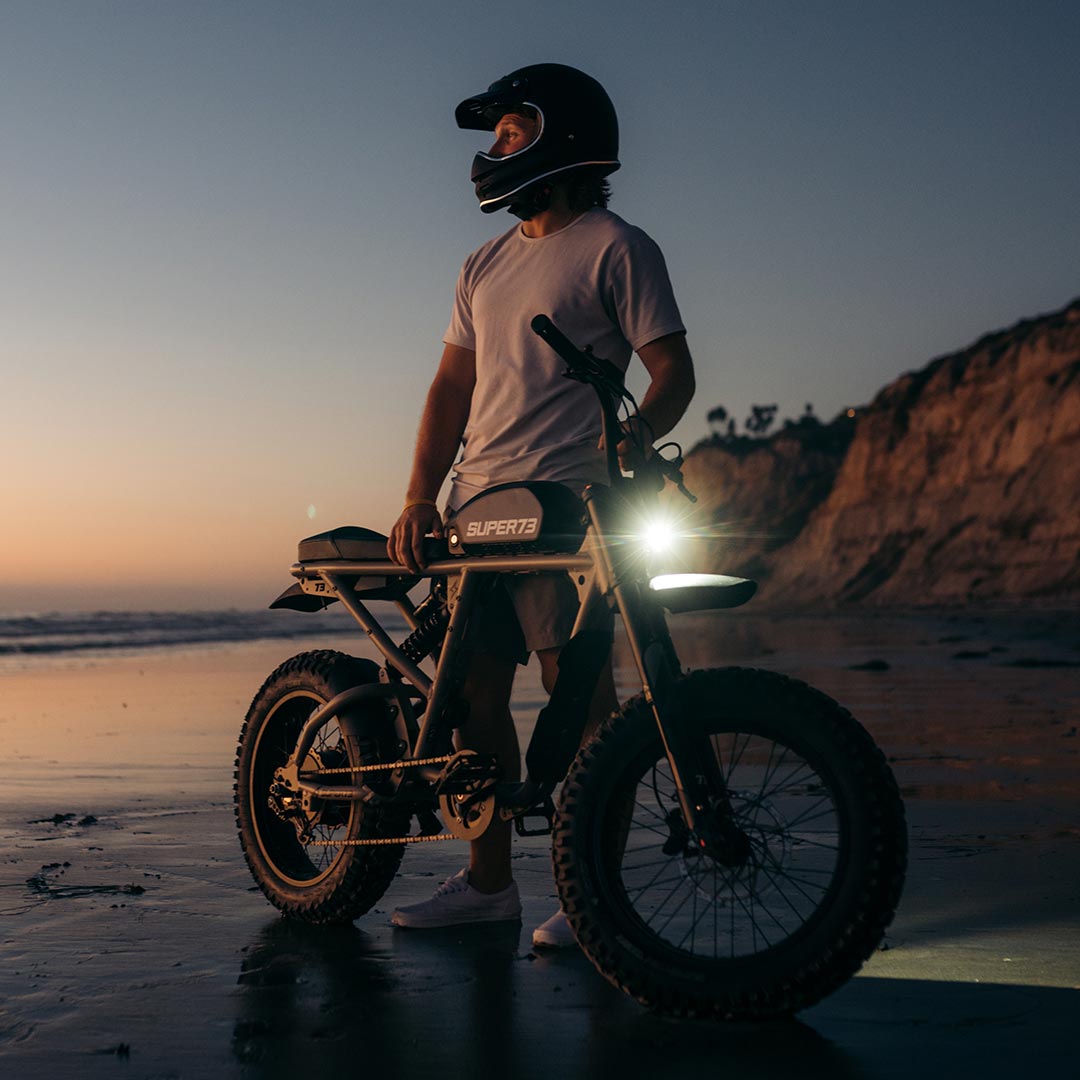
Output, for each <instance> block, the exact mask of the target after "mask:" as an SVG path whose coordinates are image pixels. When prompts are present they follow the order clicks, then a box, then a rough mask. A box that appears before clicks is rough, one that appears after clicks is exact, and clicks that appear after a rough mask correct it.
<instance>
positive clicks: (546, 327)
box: [529, 315, 583, 370]
mask: <svg viewBox="0 0 1080 1080" xmlns="http://www.w3.org/2000/svg"><path fill="white" fill-rule="evenodd" d="M529 326H530V327H531V328H532V332H533V333H534V334H536V335H537V336H538V337H541V338H543V339H544V340H545V341H546V342H547V343H548V344H549V345H550V346H551V347H552V348H553V349H554V350H555V352H557V353H558V354H559V356H560V357H562V359H563V360H565V361H566V363H567V365H568V366H569V367H570V368H571V370H577V369H579V368H580V367H581V366H582V360H583V357H582V354H581V351H580V350H579V349H578V348H577V347H576V346H575V345H574V343H573V342H572V341H571V340H570V339H569V338H568V337H567V336H566V335H565V334H564V333H563V332H562V331H561V330H560V329H559V328H558V327H557V326H556V325H555V324H554V323H553V322H552V321H551V320H550V319H549V318H548V317H547V316H546V315H534V316H533V319H532V322H530V323H529Z"/></svg>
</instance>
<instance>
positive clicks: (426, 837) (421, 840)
mask: <svg viewBox="0 0 1080 1080" xmlns="http://www.w3.org/2000/svg"><path fill="white" fill-rule="evenodd" d="M452 757H453V754H445V755H444V756H442V757H430V758H417V759H416V760H414V761H391V762H387V763H386V764H381V763H380V764H376V765H345V766H342V767H340V768H332V769H312V770H311V771H310V772H305V773H304V776H305V777H308V776H342V775H345V774H349V775H351V774H352V773H364V772H376V771H383V772H386V771H390V770H394V769H411V768H415V767H416V766H418V765H445V764H446V763H447V762H448V761H449V760H450V759H451V758H452ZM454 839H456V837H455V836H454V834H453V833H452V832H441V833H427V834H425V833H421V834H420V835H419V836H380V837H374V838H372V839H370V840H309V841H308V843H307V844H306V846H307V847H380V846H383V847H385V846H387V845H390V844H430V843H433V842H435V841H436V840H454Z"/></svg>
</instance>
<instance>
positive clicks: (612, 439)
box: [529, 315, 697, 502]
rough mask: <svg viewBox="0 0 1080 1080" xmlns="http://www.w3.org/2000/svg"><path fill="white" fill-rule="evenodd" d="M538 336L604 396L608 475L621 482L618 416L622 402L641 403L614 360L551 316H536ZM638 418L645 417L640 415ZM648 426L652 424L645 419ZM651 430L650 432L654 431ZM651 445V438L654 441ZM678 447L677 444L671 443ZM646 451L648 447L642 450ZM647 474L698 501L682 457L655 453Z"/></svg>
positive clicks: (580, 379) (571, 375)
mask: <svg viewBox="0 0 1080 1080" xmlns="http://www.w3.org/2000/svg"><path fill="white" fill-rule="evenodd" d="M529 326H530V327H531V328H532V331H533V333H534V334H536V335H537V336H538V337H540V338H542V339H543V340H544V341H546V342H547V343H548V345H550V346H551V348H552V349H554V351H555V352H556V353H557V354H558V355H559V356H560V357H561V358H562V360H563V361H564V362H565V363H566V371H565V372H564V374H565V375H566V376H567V378H570V379H576V380H577V381H578V382H583V383H586V384H588V385H589V386H591V387H593V389H594V390H595V391H596V392H597V394H598V395H599V397H600V406H601V411H602V413H603V430H604V445H605V447H606V448H607V462H608V472H609V474H610V477H611V480H612V483H617V482H618V481H619V480H620V479H621V477H622V472H621V470H620V469H619V459H618V454H617V453H616V451H615V446H616V444H617V442H618V439H617V438H616V435H617V434H618V433H619V432H620V429H621V425H620V424H619V417H618V403H619V402H620V401H623V400H624V399H625V400H628V401H629V402H630V403H631V404H632V405H633V406H634V409H635V411H637V402H635V401H634V399H633V397H632V396H631V395H630V394H629V392H628V391H627V389H626V384H625V381H624V379H623V373H622V372H621V371H620V370H619V369H618V368H617V367H616V366H615V365H614V364H612V363H611V362H610V361H608V360H603V359H601V358H600V357H599V356H594V355H593V351H592V346H591V345H586V346H585V348H584V350H582V349H579V348H578V347H577V346H576V345H575V344H574V343H573V342H572V341H571V340H570V339H569V338H568V337H567V336H566V335H565V334H564V333H563V332H562V331H561V330H560V329H559V328H558V327H557V326H556V325H555V324H554V323H553V322H552V321H551V319H549V318H548V316H547V315H535V316H534V317H533V319H532V321H531V322H530V323H529ZM638 416H639V417H641V414H640V412H638ZM641 420H642V422H643V423H644V424H645V426H646V427H648V426H649V424H648V421H647V420H645V418H644V417H641ZM651 430H652V429H651V428H650V432H651ZM650 442H651V439H650ZM671 445H674V444H671ZM642 450H643V451H644V447H642ZM645 465H646V469H645V471H653V472H655V473H657V474H659V477H660V482H659V484H658V485H657V487H658V488H660V487H663V486H664V479H665V478H666V479H668V480H670V481H671V482H672V483H673V484H675V486H676V487H677V488H678V489H679V491H680V492H682V494H683V495H685V496H686V497H687V498H688V499H689V500H690V501H691V502H697V498H696V497H695V496H694V495H691V494H690V492H689V491H687V490H686V488H685V487H684V486H683V475H682V455H681V453H680V455H679V456H678V457H676V458H673V459H669V458H665V457H662V456H661V455H660V453H659V452H657V451H655V450H654V451H653V453H652V456H651V457H648V458H647V460H646V463H645Z"/></svg>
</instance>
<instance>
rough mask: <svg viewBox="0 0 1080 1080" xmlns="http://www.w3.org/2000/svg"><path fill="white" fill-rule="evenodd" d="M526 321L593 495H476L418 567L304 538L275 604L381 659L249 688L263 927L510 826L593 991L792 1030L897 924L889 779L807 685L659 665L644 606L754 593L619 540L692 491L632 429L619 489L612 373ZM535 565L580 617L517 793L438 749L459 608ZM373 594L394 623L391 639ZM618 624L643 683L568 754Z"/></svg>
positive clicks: (542, 325) (250, 785)
mask: <svg viewBox="0 0 1080 1080" xmlns="http://www.w3.org/2000/svg"><path fill="white" fill-rule="evenodd" d="M532 326H533V330H534V331H535V332H536V333H537V334H538V335H539V336H540V337H541V338H543V339H544V340H545V341H546V342H547V343H548V344H549V345H551V347H552V348H553V350H554V352H555V353H556V354H557V355H558V356H559V357H561V358H562V360H563V361H564V362H565V364H566V369H565V371H564V374H565V375H566V376H567V377H569V378H572V379H577V380H579V381H581V382H583V383H586V384H588V385H590V386H592V387H593V388H594V389H595V390H596V392H597V395H598V397H599V400H600V408H601V415H602V426H603V432H604V445H605V448H606V451H605V452H606V455H607V464H608V472H609V481H610V482H609V483H608V484H607V485H593V486H590V487H588V488H586V490H585V492H584V494H583V495H582V496H581V497H579V496H578V495H576V494H574V493H573V492H571V491H570V490H569V489H568V488H567V487H565V486H564V485H562V484H557V483H550V482H532V483H519V484H503V485H500V486H499V487H496V488H492V489H490V490H488V491H485V492H483V493H482V494H480V495H478V496H476V497H475V498H473V499H471V500H470V501H469V502H467V503H466V504H465V505H464V506H462V507H461V509H460V510H458V511H457V512H456V513H455V514H454V515H453V516H452V517H451V518H450V520H448V521H447V522H446V524H445V527H444V535H445V538H444V539H435V538H431V537H429V538H427V539H426V540H425V544H426V550H425V556H426V560H427V561H426V565H425V567H424V568H423V570H422V571H421V572H420V573H413V572H411V571H410V570H409V569H408V568H406V567H404V566H402V565H398V564H395V563H393V562H391V561H390V559H389V558H388V556H387V552H386V537H385V536H383V535H381V534H379V533H377V532H375V531H372V530H370V529H365V528H359V527H355V526H348V527H343V528H337V529H333V530H331V531H329V532H324V533H320V534H319V535H317V536H312V537H308V538H307V539H305V540H302V541H301V542H300V546H299V559H298V561H297V562H296V563H295V564H294V565H293V567H292V575H293V577H294V578H295V579H296V582H295V584H293V585H292V586H291V587H290V588H289V589H287V590H286V591H285V592H284V593H283V594H282V595H281V596H279V597H278V598H277V599H276V600H275V601H274V602H273V604H271V607H277V608H294V609H299V610H302V611H318V610H321V609H323V608H325V607H326V606H328V605H329V604H331V603H340V604H341V605H342V606H343V607H344V608H345V609H346V610H347V611H348V612H349V613H350V614H351V615H352V616H353V618H354V619H355V620H356V622H357V623H358V624H359V626H360V627H361V628H362V629H363V631H364V632H365V633H366V634H367V636H368V638H369V639H370V640H371V641H372V642H373V643H374V645H375V647H376V649H377V650H378V653H379V654H380V655H381V656H382V658H383V660H384V662H383V663H381V664H380V663H376V662H374V661H372V660H368V659H360V658H357V657H352V656H347V655H345V654H343V653H340V652H334V651H328V650H320V651H315V652H306V653H302V654H301V655H299V656H295V657H293V658H292V659H290V660H287V661H286V662H285V663H284V664H282V665H281V666H280V667H279V668H278V669H277V670H276V671H274V672H273V674H271V675H270V677H269V678H268V679H267V680H266V682H265V683H264V685H263V686H262V688H261V689H260V690H259V692H258V693H257V694H256V696H255V699H254V701H253V702H252V705H251V708H250V710H249V711H248V714H247V718H246V719H245V721H244V725H243V728H242V731H241V734H240V740H239V747H238V751H237V760H236V785H235V796H236V818H237V823H238V826H239V830H240V839H241V845H242V848H243V852H244V855H245V858H246V860H247V863H248V865H249V867H250V869H251V872H252V874H253V876H254V878H255V881H256V882H257V883H258V885H259V887H260V888H261V889H262V891H263V892H264V893H265V895H266V896H267V898H268V899H269V900H270V902H271V903H272V904H274V905H276V906H277V907H278V908H279V909H280V910H281V911H282V912H283V913H284V914H285V915H286V916H288V917H290V918H293V919H299V920H304V921H307V922H310V923H336V922H343V921H349V920H352V919H355V918H357V917H358V916H360V915H363V914H364V913H365V912H366V911H368V910H369V909H370V908H371V907H372V906H373V905H374V904H375V903H376V902H377V901H378V900H379V899H380V898H381V897H382V896H383V894H384V893H385V891H386V890H387V889H388V888H389V886H390V884H391V882H392V880H393V878H394V875H395V873H396V871H397V869H398V866H399V864H400V862H401V859H402V856H403V853H404V851H405V849H406V848H407V847H409V846H411V845H420V844H429V843H434V842H438V841H443V840H446V839H459V840H474V839H476V838H477V837H479V836H481V835H482V834H483V833H484V831H485V830H486V829H487V828H489V827H490V826H491V824H492V822H493V821H495V820H496V818H499V819H501V820H504V821H509V820H513V821H514V822H515V824H516V827H517V830H518V832H519V833H522V834H525V835H529V834H537V833H550V834H551V836H552V862H553V867H554V874H555V880H556V884H557V888H558V893H559V898H560V901H561V903H562V908H563V911H564V912H565V914H566V916H567V919H568V920H569V923H570V926H571V928H572V929H573V932H574V935H575V937H576V939H577V941H578V943H579V945H580V947H581V948H582V950H583V951H584V953H585V954H586V956H588V958H589V959H590V960H591V961H592V963H593V964H594V965H595V966H596V968H597V969H598V970H599V971H600V972H601V973H602V974H603V975H604V976H605V977H606V978H607V979H608V980H609V981H610V982H612V983H613V984H614V985H616V986H618V987H619V988H621V989H622V990H623V991H625V992H626V993H628V994H630V995H632V996H633V997H634V998H636V999H637V1000H638V1001H640V1002H642V1003H643V1004H645V1005H648V1006H650V1007H652V1008H653V1009H656V1010H658V1011H660V1012H664V1013H673V1014H680V1015H687V1014H689V1015H706V1016H715V1017H718V1018H726V1019H764V1018H769V1017H776V1016H783V1015H788V1014H791V1013H793V1012H795V1011H797V1010H799V1009H802V1008H805V1007H807V1006H809V1005H811V1004H813V1003H814V1002H816V1001H818V1000H819V999H821V998H822V997H823V996H824V995H826V994H828V993H830V992H831V991H833V990H835V989H836V988H837V987H839V986H841V985H842V984H843V983H844V982H845V981H846V980H847V979H849V978H850V977H851V976H852V975H854V973H855V972H856V971H857V970H858V969H859V967H860V966H861V965H862V963H863V962H864V961H865V960H866V959H867V958H868V957H869V956H870V954H871V953H872V952H873V951H874V950H875V948H876V947H877V946H878V945H879V943H880V942H881V940H882V937H883V935H884V932H885V928H886V926H887V925H888V924H889V922H890V921H891V919H892V917H893V913H894V911H895V908H896V905H897V902H898V900H899V897H900V893H901V888H902V884H903V879H904V872H905V865H906V852H907V838H906V829H905V824H904V810H903V805H902V802H901V799H900V796H899V792H898V789H897V786H896V782H895V780H894V778H893V776H892V773H891V771H890V769H889V767H888V765H887V763H886V761H885V758H884V756H883V755H882V753H881V751H880V750H879V749H878V748H877V747H876V746H875V744H874V742H873V740H872V739H871V737H870V736H869V734H868V733H867V732H866V731H865V730H864V729H863V728H862V727H861V726H860V725H859V724H858V723H857V721H856V720H855V719H854V718H853V717H852V716H851V714H850V713H849V712H847V711H846V710H845V709H844V708H842V707H841V706H840V705H839V704H837V703H836V702H835V701H833V700H832V699H830V698H829V697H827V696H826V695H825V694H823V693H821V692H819V691H817V690H815V689H813V688H812V687H810V686H808V685H806V684H805V683H802V682H798V681H796V680H794V679H791V678H787V677H784V676H782V675H779V674H776V673H773V672H769V671H763V670H757V669H749V668H741V667H721V668H714V669H709V670H699V671H684V670H683V668H682V666H681V665H680V662H679V659H678V656H677V654H676V650H675V646H674V644H673V642H672V638H671V635H670V633H669V631H668V627H667V623H666V613H679V612H688V611H701V610H708V609H727V608H734V607H737V606H739V605H741V604H743V603H745V602H746V601H747V600H749V599H750V597H751V596H752V595H753V593H754V591H755V589H756V585H755V583H754V582H752V581H749V580H747V579H743V578H735V577H728V576H723V575H715V574H661V575H655V574H651V573H650V559H649V557H648V555H647V553H646V554H643V547H642V545H641V544H639V543H638V542H636V537H637V535H638V534H639V533H640V531H641V528H642V527H643V526H642V523H643V522H646V523H647V522H648V521H649V520H650V517H651V516H652V515H654V514H655V512H656V509H657V507H658V506H659V505H660V493H659V490H658V489H659V488H661V487H663V486H664V484H669V485H673V486H675V487H677V488H678V489H679V490H681V491H683V493H685V494H687V495H688V496H689V497H690V498H693V496H690V495H689V493H688V492H686V491H685V488H684V487H683V485H682V474H681V470H680V465H681V457H680V456H679V454H678V448H677V447H674V444H667V446H666V447H661V448H659V449H658V450H656V451H653V452H650V451H652V448H651V446H647V445H644V443H645V442H648V443H651V441H652V440H651V439H649V440H645V439H644V437H643V436H642V437H641V442H642V445H641V446H640V447H639V450H640V452H641V456H642V459H643V460H644V462H645V463H644V465H643V466H642V467H641V468H639V469H637V470H636V471H635V472H634V475H633V476H632V477H631V476H624V475H623V474H622V472H621V470H620V468H619V463H618V457H617V455H616V451H615V446H616V443H617V441H618V439H619V438H621V437H622V436H623V432H624V431H627V430H629V431H636V432H639V433H640V432H642V431H644V430H645V428H646V425H645V424H644V422H643V421H640V420H639V422H638V423H637V424H636V425H625V424H624V423H623V420H624V419H628V418H630V417H631V416H633V415H635V413H636V405H635V404H634V402H633V398H632V397H631V395H629V393H628V392H627V391H626V389H625V387H624V384H623V379H622V375H621V373H620V372H619V371H618V369H617V368H615V367H614V365H611V364H609V363H607V362H606V361H604V360H602V359H601V358H599V357H596V356H594V355H592V353H591V351H590V350H589V349H586V350H584V351H581V350H579V349H577V348H576V347H575V346H574V345H573V344H572V343H571V342H570V341H568V340H567V339H566V338H565V336H564V335H563V334H562V333H561V332H560V331H559V330H558V329H557V328H556V327H555V326H554V325H553V324H552V323H551V321H550V320H549V319H548V318H547V317H546V316H542V315H539V316H537V317H536V318H535V319H534V320H533V324H532ZM553 360H554V357H553ZM670 447H674V448H675V456H674V457H669V456H666V454H665V451H668V450H669V448H670ZM537 573H564V574H568V575H570V578H571V580H572V581H573V583H574V584H575V586H576V587H577V591H578V595H579V600H580V607H579V611H578V615H577V621H576V624H575V627H574V632H573V635H572V637H571V639H570V641H569V643H568V644H567V645H566V646H565V647H564V648H563V650H562V652H561V653H560V657H559V671H558V677H557V680H556V682H555V685H554V688H553V690H552V692H551V696H550V700H549V701H548V703H547V705H545V706H544V708H543V709H542V710H541V711H540V713H539V715H538V717H537V720H536V723H535V727H534V730H533V733H532V736H531V739H530V742H529V745H528V748H527V751H526V754H525V765H526V776H525V779H524V780H510V779H507V778H505V777H504V775H503V772H502V770H501V768H500V763H499V762H498V761H497V760H496V759H495V758H493V757H490V756H485V755H482V754H479V753H475V752H473V751H471V750H469V749H463V748H460V747H459V745H458V742H457V741H456V739H455V732H456V731H457V730H458V729H460V728H461V727H462V726H463V724H464V723H465V721H466V718H467V715H468V702H467V701H466V700H465V699H464V697H463V693H462V687H463V683H464V678H465V673H466V671H467V668H468V661H469V657H470V649H471V643H470V638H471V635H470V624H471V623H472V622H473V620H474V613H475V612H476V611H478V610H480V608H481V607H482V605H483V604H484V603H485V599H486V598H487V597H488V596H489V595H490V593H491V590H492V589H493V588H496V587H498V582H499V578H500V577H501V576H502V575H508V574H537ZM455 578H456V579H457V581H456V586H457V587H456V588H455V589H448V582H449V581H450V580H451V579H455ZM422 580H426V583H427V592H426V595H425V596H424V597H423V599H422V600H421V601H420V602H419V603H416V602H414V600H413V599H412V598H411V597H410V593H411V592H412V591H413V590H414V589H416V588H417V586H418V585H420V583H421V581H422ZM375 601H386V602H390V603H392V604H393V605H395V606H396V608H397V610H398V611H399V612H400V613H401V615H402V616H403V618H404V620H405V622H406V623H407V626H408V633H407V635H406V636H405V637H404V638H403V639H402V640H400V641H396V640H394V637H393V636H392V635H391V632H389V631H388V630H387V629H386V628H385V627H384V626H383V625H382V623H380V621H379V619H378V618H376V617H375V615H374V614H373V613H372V611H371V609H370V607H369V604H371V603H372V602H375ZM615 615H617V616H619V617H620V618H621V622H622V632H623V636H624V638H625V644H626V647H627V649H628V652H629V655H630V657H632V662H633V668H634V670H635V673H636V678H637V679H639V680H640V686H641V692H640V694H638V695H637V696H635V697H633V698H632V699H631V700H630V701H628V702H626V703H625V705H623V706H622V708H621V709H620V710H619V711H618V712H617V713H615V714H613V715H612V716H611V717H610V718H609V719H608V720H607V721H606V722H605V723H603V724H602V725H601V726H600V728H599V729H598V730H597V731H596V732H595V733H594V734H593V735H592V736H591V737H590V738H588V739H586V740H585V741H584V742H583V741H582V736H583V732H584V731H585V728H586V722H587V718H588V711H589V705H590V701H591V699H592V694H593V689H594V688H595V685H596V683H597V680H598V678H599V676H600V674H601V672H602V670H603V668H604V666H605V664H606V663H607V660H608V657H609V655H610V651H611V647H612V622H613V617H614V616H615ZM398 636H400V635H398ZM556 798H557V805H556V802H555V799H556Z"/></svg>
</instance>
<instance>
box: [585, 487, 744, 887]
mask: <svg viewBox="0 0 1080 1080" xmlns="http://www.w3.org/2000/svg"><path fill="white" fill-rule="evenodd" d="M584 500H585V506H586V508H587V510H588V514H589V519H590V521H591V522H592V525H593V529H592V535H593V536H594V537H595V538H597V540H596V549H595V551H594V558H595V560H596V563H597V566H598V570H599V573H600V578H601V580H600V583H599V584H600V588H601V590H602V591H603V592H604V593H605V594H607V595H610V596H612V597H613V598H614V600H615V603H616V605H617V606H618V609H619V613H620V614H621V615H622V620H623V627H624V630H625V632H626V640H627V644H628V645H629V646H630V652H631V655H632V656H633V658H634V664H635V666H636V667H637V670H638V675H639V677H640V679H641V687H642V691H643V693H644V696H645V700H646V702H647V703H648V705H649V708H650V710H651V711H652V714H653V718H654V719H655V721H656V727H657V730H658V731H659V732H660V739H661V742H662V743H663V746H664V753H665V755H666V756H667V760H668V764H669V765H670V766H671V775H672V779H673V780H674V783H675V790H676V792H677V794H678V799H679V805H680V807H681V809H682V813H683V820H684V821H685V823H686V828H687V829H688V830H689V832H690V834H691V835H692V837H693V838H694V842H695V843H696V844H697V845H698V846H699V847H701V848H702V849H705V850H707V851H708V852H709V853H710V854H711V855H713V856H714V857H715V858H717V859H718V860H719V861H720V862H721V863H722V864H724V865H728V866H733V865H737V864H739V863H742V862H744V861H745V859H746V858H747V856H748V854H749V850H750V844H749V840H748V838H747V837H746V834H745V833H743V832H742V830H740V829H739V828H738V826H737V825H736V823H735V820H734V815H733V813H732V809H731V803H730V800H729V798H728V791H727V784H726V783H725V781H724V776H723V773H722V771H721V769H720V763H719V761H718V760H717V757H716V754H715V752H714V750H713V747H712V744H711V742H710V740H709V737H708V735H707V734H704V733H702V732H700V731H699V729H698V727H697V725H696V724H695V723H694V722H693V718H692V717H687V716H686V715H685V710H684V708H683V703H682V698H681V695H680V693H679V681H680V675H681V668H680V665H679V658H678V655H677V654H676V652H675V646H674V645H673V643H672V641H671V635H670V634H669V633H668V628H667V623H666V621H665V619H664V614H663V610H662V609H661V607H660V605H659V604H658V603H657V601H655V600H654V599H653V598H652V597H651V596H649V595H648V593H649V585H648V579H647V577H645V576H644V575H643V574H642V572H641V566H640V564H637V565H635V564H634V563H633V561H632V560H635V559H640V555H638V554H637V553H633V552H631V550H630V549H631V548H632V547H634V545H622V546H620V547H613V546H611V545H609V544H608V543H607V542H606V538H607V537H611V536H618V535H619V533H620V521H619V519H620V518H621V517H623V516H624V515H625V506H624V505H623V501H622V499H621V498H620V496H619V494H618V492H617V491H616V490H614V489H613V488H609V487H589V488H587V489H586V491H585V495H584Z"/></svg>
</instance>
